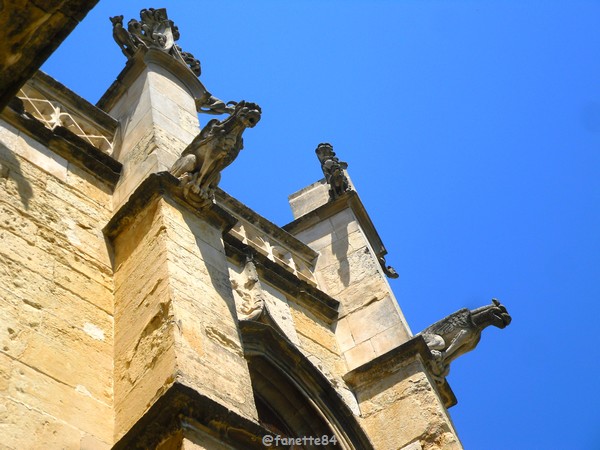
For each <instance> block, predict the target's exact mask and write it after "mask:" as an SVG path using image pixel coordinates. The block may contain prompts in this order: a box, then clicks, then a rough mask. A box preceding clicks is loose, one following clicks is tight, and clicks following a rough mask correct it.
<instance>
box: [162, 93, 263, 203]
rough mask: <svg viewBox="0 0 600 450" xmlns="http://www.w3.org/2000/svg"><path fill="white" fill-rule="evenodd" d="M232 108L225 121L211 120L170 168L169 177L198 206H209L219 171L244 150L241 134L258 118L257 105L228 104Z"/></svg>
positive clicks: (217, 181)
mask: <svg viewBox="0 0 600 450" xmlns="http://www.w3.org/2000/svg"><path fill="white" fill-rule="evenodd" d="M229 104H233V105H235V106H234V107H233V111H232V112H231V115H230V116H229V117H228V118H226V119H225V120H222V121H221V120H218V119H212V120H211V121H209V122H208V123H207V124H206V126H205V127H204V128H203V129H202V131H200V134H198V136H196V137H195V138H194V140H193V141H192V142H191V143H190V145H188V146H187V147H186V148H185V150H184V151H183V153H182V154H181V156H180V157H179V159H178V160H177V161H176V162H175V164H173V167H172V168H171V170H170V173H171V174H172V175H174V176H176V177H178V178H180V180H181V184H182V186H183V194H184V196H185V197H186V198H188V199H189V200H192V201H193V202H194V203H197V204H208V203H210V202H212V199H213V197H214V189H215V187H217V185H218V184H219V180H220V179H221V171H222V170H223V169H224V168H225V167H227V166H228V165H229V164H231V163H232V162H233V160H234V159H235V158H236V157H237V156H238V154H239V153H240V150H242V148H244V140H243V139H242V133H243V132H244V130H245V129H246V128H253V127H254V126H255V125H256V124H257V123H258V121H259V120H260V117H261V113H262V111H261V109H260V106H258V105H257V104H256V103H250V102H246V101H243V100H242V101H241V102H239V103H234V102H230V103H228V105H229Z"/></svg>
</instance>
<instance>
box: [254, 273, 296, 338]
mask: <svg viewBox="0 0 600 450" xmlns="http://www.w3.org/2000/svg"><path fill="white" fill-rule="evenodd" d="M261 286H262V293H263V294H262V295H263V296H264V299H265V302H266V304H267V308H268V310H269V313H270V314H271V317H272V318H273V320H275V322H276V323H277V325H278V326H279V327H280V328H281V331H283V332H284V333H285V335H286V336H287V338H288V339H289V340H290V341H291V342H292V343H294V344H296V345H298V344H299V343H300V341H299V340H298V333H296V327H295V325H294V324H295V322H294V318H293V316H292V312H291V310H290V305H289V304H288V301H287V299H286V298H285V294H284V293H283V292H280V291H279V290H277V289H275V288H274V287H272V286H269V285H268V284H266V283H261Z"/></svg>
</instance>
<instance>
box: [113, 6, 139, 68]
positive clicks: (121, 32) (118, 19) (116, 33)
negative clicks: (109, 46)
mask: <svg viewBox="0 0 600 450" xmlns="http://www.w3.org/2000/svg"><path fill="white" fill-rule="evenodd" d="M110 21H111V22H112V24H113V38H114V40H115V42H116V43H117V44H118V45H119V48H120V49H121V51H122V52H123V54H124V55H125V56H126V57H127V58H130V57H131V56H133V54H134V53H135V49H136V45H135V42H134V41H133V39H132V38H131V34H130V33H129V32H128V31H127V30H126V29H125V28H124V27H123V16H115V17H111V18H110Z"/></svg>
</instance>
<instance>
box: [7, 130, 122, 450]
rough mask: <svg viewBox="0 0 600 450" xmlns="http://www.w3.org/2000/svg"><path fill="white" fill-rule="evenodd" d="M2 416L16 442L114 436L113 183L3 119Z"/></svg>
mask: <svg viewBox="0 0 600 450" xmlns="http://www.w3.org/2000/svg"><path fill="white" fill-rule="evenodd" d="M0 164H1V165H0V314H1V320H0V324H1V325H0V346H1V347H0V392H1V394H0V402H2V403H1V405H0V423H1V424H2V425H0V427H1V431H0V434H1V435H2V444H3V445H4V446H6V447H7V448H20V449H21V448H79V447H80V446H82V447H84V448H106V447H107V446H108V444H110V443H112V434H113V430H112V428H113V424H112V405H113V376H112V372H113V371H112V354H113V304H112V292H113V279H112V269H111V266H110V259H109V254H108V251H107V247H106V244H105V241H104V236H103V234H102V231H101V228H102V225H103V224H104V223H106V222H107V221H108V219H109V217H110V209H109V208H110V193H109V188H108V187H106V186H104V185H102V183H100V182H98V181H97V180H96V179H95V178H94V177H92V176H90V175H89V174H88V173H86V172H84V171H83V170H81V169H80V168H78V167H77V166H75V165H73V164H71V163H69V162H67V161H66V160H65V159H63V158H61V157H59V156H57V155H56V154H54V153H52V152H50V151H49V150H48V149H47V148H45V147H44V146H43V145H42V144H40V143H39V142H37V141H35V140H34V139H32V138H30V137H29V136H27V135H26V134H24V133H21V132H19V131H17V130H16V129H15V128H14V127H12V126H10V125H8V124H7V123H5V122H0Z"/></svg>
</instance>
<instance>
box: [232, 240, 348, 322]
mask: <svg viewBox="0 0 600 450" xmlns="http://www.w3.org/2000/svg"><path fill="white" fill-rule="evenodd" d="M223 239H224V241H225V254H226V255H227V257H228V258H229V259H231V260H232V261H233V262H234V263H235V264H237V265H239V266H243V265H244V264H245V262H246V254H247V252H248V250H249V249H250V248H251V247H250V246H248V245H246V244H244V243H243V242H242V241H240V240H239V239H237V238H235V237H233V236H231V235H225V236H224V237H223ZM254 260H255V265H256V270H257V271H258V273H259V275H260V276H261V277H262V278H263V279H264V280H265V281H267V282H269V283H270V284H272V285H273V286H276V287H279V288H280V289H281V290H282V291H283V292H285V293H286V294H289V295H290V296H291V297H292V298H293V299H294V301H295V302H297V303H298V304H300V305H302V306H304V307H305V308H307V309H308V310H309V311H310V312H312V313H313V314H315V315H316V316H317V317H319V318H320V319H322V320H324V321H325V322H326V323H328V324H332V323H333V321H334V320H336V319H337V317H338V311H337V310H338V308H339V305H340V304H339V302H338V301H337V300H335V299H333V298H332V297H330V296H329V295H327V294H325V293H324V292H323V291H321V290H319V289H317V288H315V287H314V286H312V285H310V284H309V283H307V282H305V281H303V280H300V279H299V278H298V277H296V276H295V275H294V274H292V273H290V272H289V271H288V270H286V269H285V268H283V267H281V266H280V265H279V264H277V263H274V262H273V261H271V260H270V259H269V258H267V257H266V256H264V255H263V254H261V253H259V252H254Z"/></svg>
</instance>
